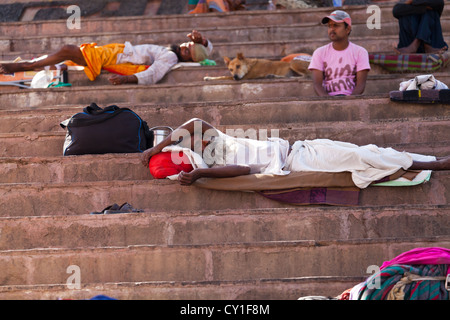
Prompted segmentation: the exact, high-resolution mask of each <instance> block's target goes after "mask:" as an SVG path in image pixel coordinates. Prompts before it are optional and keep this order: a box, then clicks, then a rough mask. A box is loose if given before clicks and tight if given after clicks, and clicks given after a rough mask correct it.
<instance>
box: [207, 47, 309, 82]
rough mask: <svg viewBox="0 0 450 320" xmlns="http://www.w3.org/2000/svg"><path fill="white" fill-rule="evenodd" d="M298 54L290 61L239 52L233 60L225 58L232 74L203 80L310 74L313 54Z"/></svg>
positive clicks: (303, 75)
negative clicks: (254, 56)
mask: <svg viewBox="0 0 450 320" xmlns="http://www.w3.org/2000/svg"><path fill="white" fill-rule="evenodd" d="M297 56H298V57H300V59H296V58H295V57H294V58H292V60H290V61H283V60H281V61H272V60H267V59H252V58H245V57H244V55H243V54H242V53H238V54H237V56H236V58H234V59H233V60H230V58H228V57H224V58H223V60H224V61H225V64H226V65H227V67H228V70H230V72H231V76H222V77H204V78H203V80H206V81H208V80H233V79H234V80H247V79H262V78H286V77H305V76H309V74H310V71H309V70H308V66H309V62H310V59H311V56H310V55H307V54H299V55H297Z"/></svg>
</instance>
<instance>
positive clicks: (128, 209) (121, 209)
mask: <svg viewBox="0 0 450 320" xmlns="http://www.w3.org/2000/svg"><path fill="white" fill-rule="evenodd" d="M135 212H144V210H140V209H135V208H133V206H132V205H131V204H129V203H128V202H125V203H124V204H122V205H121V206H119V205H118V204H117V203H114V204H112V205H110V206H108V207H106V208H105V209H103V210H102V211H100V212H98V211H94V212H91V214H116V213H135Z"/></svg>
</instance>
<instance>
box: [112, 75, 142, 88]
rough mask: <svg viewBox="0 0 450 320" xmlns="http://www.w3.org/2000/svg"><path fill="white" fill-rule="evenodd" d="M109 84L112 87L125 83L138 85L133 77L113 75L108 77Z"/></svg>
mask: <svg viewBox="0 0 450 320" xmlns="http://www.w3.org/2000/svg"><path fill="white" fill-rule="evenodd" d="M109 82H111V84H114V85H120V84H126V83H138V79H137V77H136V76H135V75H131V76H122V75H120V74H113V75H112V76H111V77H109Z"/></svg>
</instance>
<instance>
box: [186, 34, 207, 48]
mask: <svg viewBox="0 0 450 320" xmlns="http://www.w3.org/2000/svg"><path fill="white" fill-rule="evenodd" d="M187 37H188V38H189V39H191V40H192V42H194V43H200V44H202V45H204V46H205V47H206V46H207V43H206V39H204V38H203V36H202V34H201V33H200V32H198V31H197V30H192V32H191V33H189V34H188V35H187Z"/></svg>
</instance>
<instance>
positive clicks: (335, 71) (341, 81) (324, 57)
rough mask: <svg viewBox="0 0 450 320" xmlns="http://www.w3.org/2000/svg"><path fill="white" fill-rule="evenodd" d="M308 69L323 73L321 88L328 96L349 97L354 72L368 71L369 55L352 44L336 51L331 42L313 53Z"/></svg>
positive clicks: (354, 83)
mask: <svg viewBox="0 0 450 320" xmlns="http://www.w3.org/2000/svg"><path fill="white" fill-rule="evenodd" d="M308 69H310V70H311V69H317V70H320V71H323V87H324V88H325V90H326V91H327V92H328V94H329V95H330V96H335V95H338V94H343V95H351V94H352V92H353V89H354V88H355V85H356V82H355V81H356V72H358V71H361V70H366V69H367V70H370V63H369V53H368V52H367V50H366V49H364V48H363V47H361V46H358V45H356V44H354V43H352V42H349V45H348V47H347V48H346V49H345V50H342V51H338V50H335V49H334V48H333V43H332V42H331V43H329V44H327V45H325V46H323V47H320V48H317V49H316V50H315V51H314V53H313V56H312V59H311V62H310V64H309V68H308Z"/></svg>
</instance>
